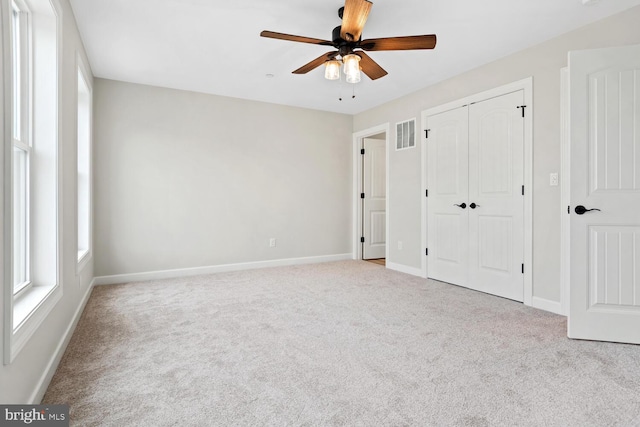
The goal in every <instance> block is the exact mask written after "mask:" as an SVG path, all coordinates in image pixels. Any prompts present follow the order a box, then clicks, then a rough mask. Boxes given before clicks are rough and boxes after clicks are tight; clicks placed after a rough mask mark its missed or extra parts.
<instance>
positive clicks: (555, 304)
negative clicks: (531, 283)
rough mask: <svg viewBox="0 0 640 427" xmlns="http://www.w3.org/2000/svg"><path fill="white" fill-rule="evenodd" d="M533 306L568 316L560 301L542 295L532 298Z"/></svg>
mask: <svg viewBox="0 0 640 427" xmlns="http://www.w3.org/2000/svg"><path fill="white" fill-rule="evenodd" d="M531 307H533V308H537V309H540V310H544V311H550V312H551V313H555V314H559V315H561V316H566V314H565V313H564V310H563V309H562V304H561V303H560V302H559V301H551V300H548V299H544V298H540V297H533V298H532V299H531Z"/></svg>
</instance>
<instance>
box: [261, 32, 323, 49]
mask: <svg viewBox="0 0 640 427" xmlns="http://www.w3.org/2000/svg"><path fill="white" fill-rule="evenodd" d="M260 37H267V38H270V39H278V40H288V41H292V42H300V43H311V44H319V45H322V46H333V43H332V42H330V41H329V40H321V39H314V38H313V37H302V36H293V35H291V34H283V33H276V32H275V31H266V30H265V31H263V32H261V33H260Z"/></svg>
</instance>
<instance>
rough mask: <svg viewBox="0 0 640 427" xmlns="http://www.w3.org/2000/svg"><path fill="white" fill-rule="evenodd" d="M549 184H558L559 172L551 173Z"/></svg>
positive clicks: (554, 185) (553, 185)
mask: <svg viewBox="0 0 640 427" xmlns="http://www.w3.org/2000/svg"><path fill="white" fill-rule="evenodd" d="M549 185H550V186H552V187H557V186H558V173H557V172H554V173H551V174H549Z"/></svg>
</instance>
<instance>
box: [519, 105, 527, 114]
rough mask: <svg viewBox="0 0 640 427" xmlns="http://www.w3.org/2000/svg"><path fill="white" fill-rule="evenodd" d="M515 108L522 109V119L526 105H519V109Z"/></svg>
mask: <svg viewBox="0 0 640 427" xmlns="http://www.w3.org/2000/svg"><path fill="white" fill-rule="evenodd" d="M516 108H522V117H524V109H525V108H527V106H526V105H520V106H519V107H516Z"/></svg>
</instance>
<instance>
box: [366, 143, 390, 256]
mask: <svg viewBox="0 0 640 427" xmlns="http://www.w3.org/2000/svg"><path fill="white" fill-rule="evenodd" d="M386 159H387V156H386V142H385V141H384V140H378V139H369V138H365V140H364V167H363V171H364V180H363V183H364V188H363V193H364V194H365V197H364V207H363V212H364V221H363V227H364V245H363V248H362V249H363V250H362V258H363V259H376V258H384V257H385V255H386V254H385V253H386V236H387V230H386V224H387V219H386V197H387V188H386V180H387V178H386V167H387V160H386Z"/></svg>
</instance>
